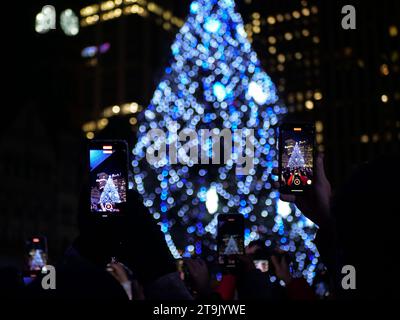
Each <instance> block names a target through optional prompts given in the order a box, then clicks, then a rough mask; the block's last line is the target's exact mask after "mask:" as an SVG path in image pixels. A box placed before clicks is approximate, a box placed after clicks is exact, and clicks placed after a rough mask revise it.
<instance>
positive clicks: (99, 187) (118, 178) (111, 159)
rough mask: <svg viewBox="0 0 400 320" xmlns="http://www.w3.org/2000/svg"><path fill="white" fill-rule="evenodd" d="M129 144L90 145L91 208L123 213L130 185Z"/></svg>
mask: <svg viewBox="0 0 400 320" xmlns="http://www.w3.org/2000/svg"><path fill="white" fill-rule="evenodd" d="M127 150H128V147H127V144H126V142H124V141H92V142H91V144H90V150H89V153H90V154H89V157H90V177H89V181H90V182H89V183H90V207H91V211H92V212H95V213H99V214H101V215H102V216H110V215H120V214H123V213H124V212H123V211H124V208H125V206H126V201H127V200H126V199H127V188H128V156H127Z"/></svg>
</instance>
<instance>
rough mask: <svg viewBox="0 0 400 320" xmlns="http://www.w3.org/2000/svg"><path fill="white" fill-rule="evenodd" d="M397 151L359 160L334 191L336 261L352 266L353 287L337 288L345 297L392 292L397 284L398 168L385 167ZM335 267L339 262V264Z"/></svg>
mask: <svg viewBox="0 0 400 320" xmlns="http://www.w3.org/2000/svg"><path fill="white" fill-rule="evenodd" d="M397 163H400V157H399V155H395V156H386V157H383V158H380V159H378V160H376V161H372V162H370V163H366V164H364V165H362V166H361V167H360V168H359V169H358V170H357V171H356V172H355V173H354V174H353V175H352V176H351V178H350V179H349V180H348V182H347V183H346V184H345V185H344V187H343V188H342V189H341V190H340V191H339V192H338V193H337V195H336V197H335V199H334V201H333V208H332V209H333V210H332V211H333V214H334V216H335V218H336V219H337V230H338V240H339V243H340V246H341V248H342V250H343V253H342V259H341V264H343V265H353V266H354V267H355V269H356V288H357V289H356V290H348V291H347V292H341V293H342V294H343V295H347V294H348V295H349V297H360V298H378V297H382V298H384V297H388V296H393V297H394V293H395V290H397V288H395V287H394V281H393V280H394V279H395V278H397V266H396V264H395V258H394V256H395V255H397V252H398V245H397V243H398V241H396V240H395V239H394V238H395V237H396V235H397V233H398V231H399V230H398V225H397V223H396V222H395V219H396V218H397V216H398V215H399V214H400V202H399V199H398V198H399V195H400V192H399V189H400V188H399V186H400V173H399V171H398V170H390V168H393V166H395V165H396V164H397ZM338 267H339V271H340V269H341V268H342V266H338Z"/></svg>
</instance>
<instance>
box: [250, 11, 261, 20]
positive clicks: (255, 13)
mask: <svg viewBox="0 0 400 320" xmlns="http://www.w3.org/2000/svg"><path fill="white" fill-rule="evenodd" d="M251 16H252V17H253V19H260V14H259V13H258V12H253V14H252V15H251Z"/></svg>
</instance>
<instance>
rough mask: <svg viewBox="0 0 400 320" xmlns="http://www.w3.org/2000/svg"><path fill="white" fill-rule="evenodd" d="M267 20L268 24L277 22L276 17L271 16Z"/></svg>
mask: <svg viewBox="0 0 400 320" xmlns="http://www.w3.org/2000/svg"><path fill="white" fill-rule="evenodd" d="M267 22H268V24H275V22H276V20H275V18H274V17H272V16H270V17H268V18H267Z"/></svg>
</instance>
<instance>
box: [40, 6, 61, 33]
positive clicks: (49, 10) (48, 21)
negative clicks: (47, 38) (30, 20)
mask: <svg viewBox="0 0 400 320" xmlns="http://www.w3.org/2000/svg"><path fill="white" fill-rule="evenodd" d="M55 28H56V9H55V8H54V7H53V6H44V7H43V8H42V11H40V12H39V13H38V14H37V15H36V19H35V31H36V32H37V33H46V32H48V31H49V30H50V29H52V30H54V29H55Z"/></svg>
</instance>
